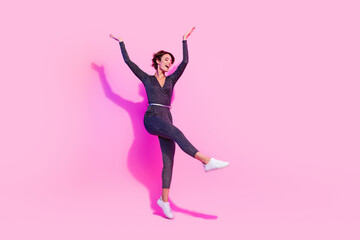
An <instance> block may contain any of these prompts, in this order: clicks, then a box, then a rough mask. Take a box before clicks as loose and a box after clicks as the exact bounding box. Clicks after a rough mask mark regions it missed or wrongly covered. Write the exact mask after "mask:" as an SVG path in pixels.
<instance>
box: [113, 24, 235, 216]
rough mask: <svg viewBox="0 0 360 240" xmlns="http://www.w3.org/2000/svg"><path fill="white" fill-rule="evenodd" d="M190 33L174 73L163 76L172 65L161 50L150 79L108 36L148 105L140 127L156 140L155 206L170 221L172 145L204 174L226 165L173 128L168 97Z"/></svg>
mask: <svg viewBox="0 0 360 240" xmlns="http://www.w3.org/2000/svg"><path fill="white" fill-rule="evenodd" d="M194 29H195V27H193V28H192V29H191V30H190V31H189V32H187V33H186V34H185V35H184V36H183V41H182V46H183V60H182V62H181V63H180V65H179V66H178V67H177V69H176V70H175V72H174V73H173V74H171V75H169V76H166V75H165V74H166V73H167V72H168V71H169V69H170V67H171V66H172V65H173V63H174V61H175V58H174V56H173V55H172V54H171V53H169V52H166V51H163V50H161V51H159V52H157V53H155V54H154V56H153V59H152V66H153V67H154V68H155V71H156V72H155V74H154V75H148V74H147V73H145V72H144V71H142V70H141V69H140V68H139V67H138V66H137V65H136V64H135V63H133V62H132V61H131V60H130V58H129V55H128V53H127V51H126V49H125V44H124V42H123V40H122V39H121V38H118V37H115V36H114V35H112V34H110V37H111V38H113V39H115V40H116V41H118V42H119V44H120V49H121V53H122V56H123V58H124V60H125V63H126V64H127V65H128V66H129V68H130V69H131V71H132V72H133V73H134V74H135V75H136V76H137V77H138V78H139V79H140V81H141V82H142V83H143V84H144V86H145V89H146V94H147V97H148V102H149V105H148V107H147V110H146V112H145V115H144V126H145V129H146V131H148V132H149V133H150V134H152V135H157V136H158V138H159V141H160V148H161V152H162V159H163V170H162V196H160V198H159V200H158V201H157V204H158V205H159V206H160V207H161V208H162V210H163V212H164V214H165V216H166V217H168V218H170V219H171V218H174V215H173V213H172V210H171V208H170V204H169V202H168V197H169V189H170V183H171V178H172V170H173V163H174V155H175V143H177V144H178V145H179V147H180V148H181V149H182V150H183V151H184V152H185V153H187V154H188V155H190V156H191V157H193V158H195V159H198V160H200V161H201V162H202V164H203V166H204V170H205V172H208V171H211V170H216V169H221V168H224V167H226V166H228V165H229V163H228V162H224V161H220V160H217V159H215V158H210V157H208V156H206V155H204V154H202V153H200V152H199V151H198V150H197V149H196V148H195V147H194V146H193V145H192V144H191V143H190V142H189V141H188V139H186V137H185V136H184V134H183V133H182V132H181V131H180V130H179V129H178V128H177V127H175V126H174V125H173V121H172V115H171V113H170V108H171V106H170V104H171V97H172V93H173V88H174V85H175V84H176V82H177V80H178V79H179V78H180V76H181V75H182V73H183V72H184V70H185V67H186V65H187V63H188V61H189V56H188V49H187V38H188V37H189V36H190V35H191V33H192V32H193V31H194Z"/></svg>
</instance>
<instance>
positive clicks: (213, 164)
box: [203, 158, 230, 172]
mask: <svg viewBox="0 0 360 240" xmlns="http://www.w3.org/2000/svg"><path fill="white" fill-rule="evenodd" d="M229 164H230V163H228V162H225V161H221V160H217V159H215V158H210V162H209V163H208V164H203V165H204V169H205V172H209V171H212V170H216V169H221V168H224V167H227V166H229Z"/></svg>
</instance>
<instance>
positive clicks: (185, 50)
mask: <svg viewBox="0 0 360 240" xmlns="http://www.w3.org/2000/svg"><path fill="white" fill-rule="evenodd" d="M182 45H183V60H182V61H181V63H180V65H179V66H178V67H177V69H176V70H175V72H174V73H173V74H171V75H170V76H169V77H171V80H172V82H173V86H174V85H175V83H176V82H177V80H178V79H179V78H180V77H181V75H182V74H183V72H184V70H185V67H186V65H187V64H188V62H189V53H188V48H187V41H186V40H183V41H182Z"/></svg>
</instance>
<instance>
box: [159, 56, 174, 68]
mask: <svg viewBox="0 0 360 240" xmlns="http://www.w3.org/2000/svg"><path fill="white" fill-rule="evenodd" d="M156 62H157V63H158V65H159V67H160V69H161V70H162V71H163V72H167V71H169V69H170V67H171V66H172V63H171V56H170V54H164V55H163V56H162V57H161V61H159V60H157V61H156Z"/></svg>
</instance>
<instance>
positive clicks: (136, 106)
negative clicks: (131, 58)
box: [91, 63, 218, 219]
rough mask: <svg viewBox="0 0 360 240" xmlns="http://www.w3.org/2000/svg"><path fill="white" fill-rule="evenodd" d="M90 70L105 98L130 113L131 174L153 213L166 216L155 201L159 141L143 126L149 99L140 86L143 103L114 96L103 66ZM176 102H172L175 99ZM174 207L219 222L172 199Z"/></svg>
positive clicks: (158, 182) (158, 189)
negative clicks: (92, 71)
mask: <svg viewBox="0 0 360 240" xmlns="http://www.w3.org/2000/svg"><path fill="white" fill-rule="evenodd" d="M91 67H92V68H93V69H94V70H96V71H97V72H98V74H99V77H100V81H101V85H102V87H103V90H104V92H105V96H106V97H107V98H108V99H110V100H111V101H112V102H114V103H115V104H117V105H118V106H119V107H121V108H123V109H124V110H126V111H127V113H128V114H129V116H130V119H131V123H132V127H133V132H134V141H133V143H132V145H131V147H130V151H129V153H128V158H127V166H128V169H129V171H130V172H131V174H132V175H133V176H134V177H135V179H136V180H137V181H139V182H140V183H141V184H142V185H144V186H145V187H146V189H147V190H148V192H149V199H150V207H151V208H152V210H153V214H155V215H159V216H163V217H164V215H163V213H162V211H161V209H160V207H159V206H158V205H157V203H156V201H157V200H158V198H159V197H160V195H161V185H162V184H161V171H162V162H161V159H162V156H161V150H160V145H159V140H158V138H157V137H155V136H154V135H150V134H149V133H147V132H146V130H145V127H144V125H143V117H144V113H145V111H146V107H147V96H146V92H145V88H144V86H143V85H142V84H141V83H140V84H139V94H140V96H141V97H142V98H143V100H142V101H141V102H132V101H129V100H127V99H124V98H122V97H121V96H119V95H118V94H116V93H114V92H113V91H112V89H111V87H110V85H109V83H108V81H107V79H106V76H105V71H104V67H103V66H99V65H96V64H95V63H92V65H91ZM172 100H173V99H172ZM169 201H170V202H171V206H172V209H173V211H174V212H181V213H184V214H188V215H190V216H193V217H199V218H204V219H217V218H218V217H217V216H215V215H208V214H203V213H198V212H195V211H191V210H187V209H184V208H182V207H180V206H178V205H176V204H175V203H174V202H173V201H172V200H169Z"/></svg>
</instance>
